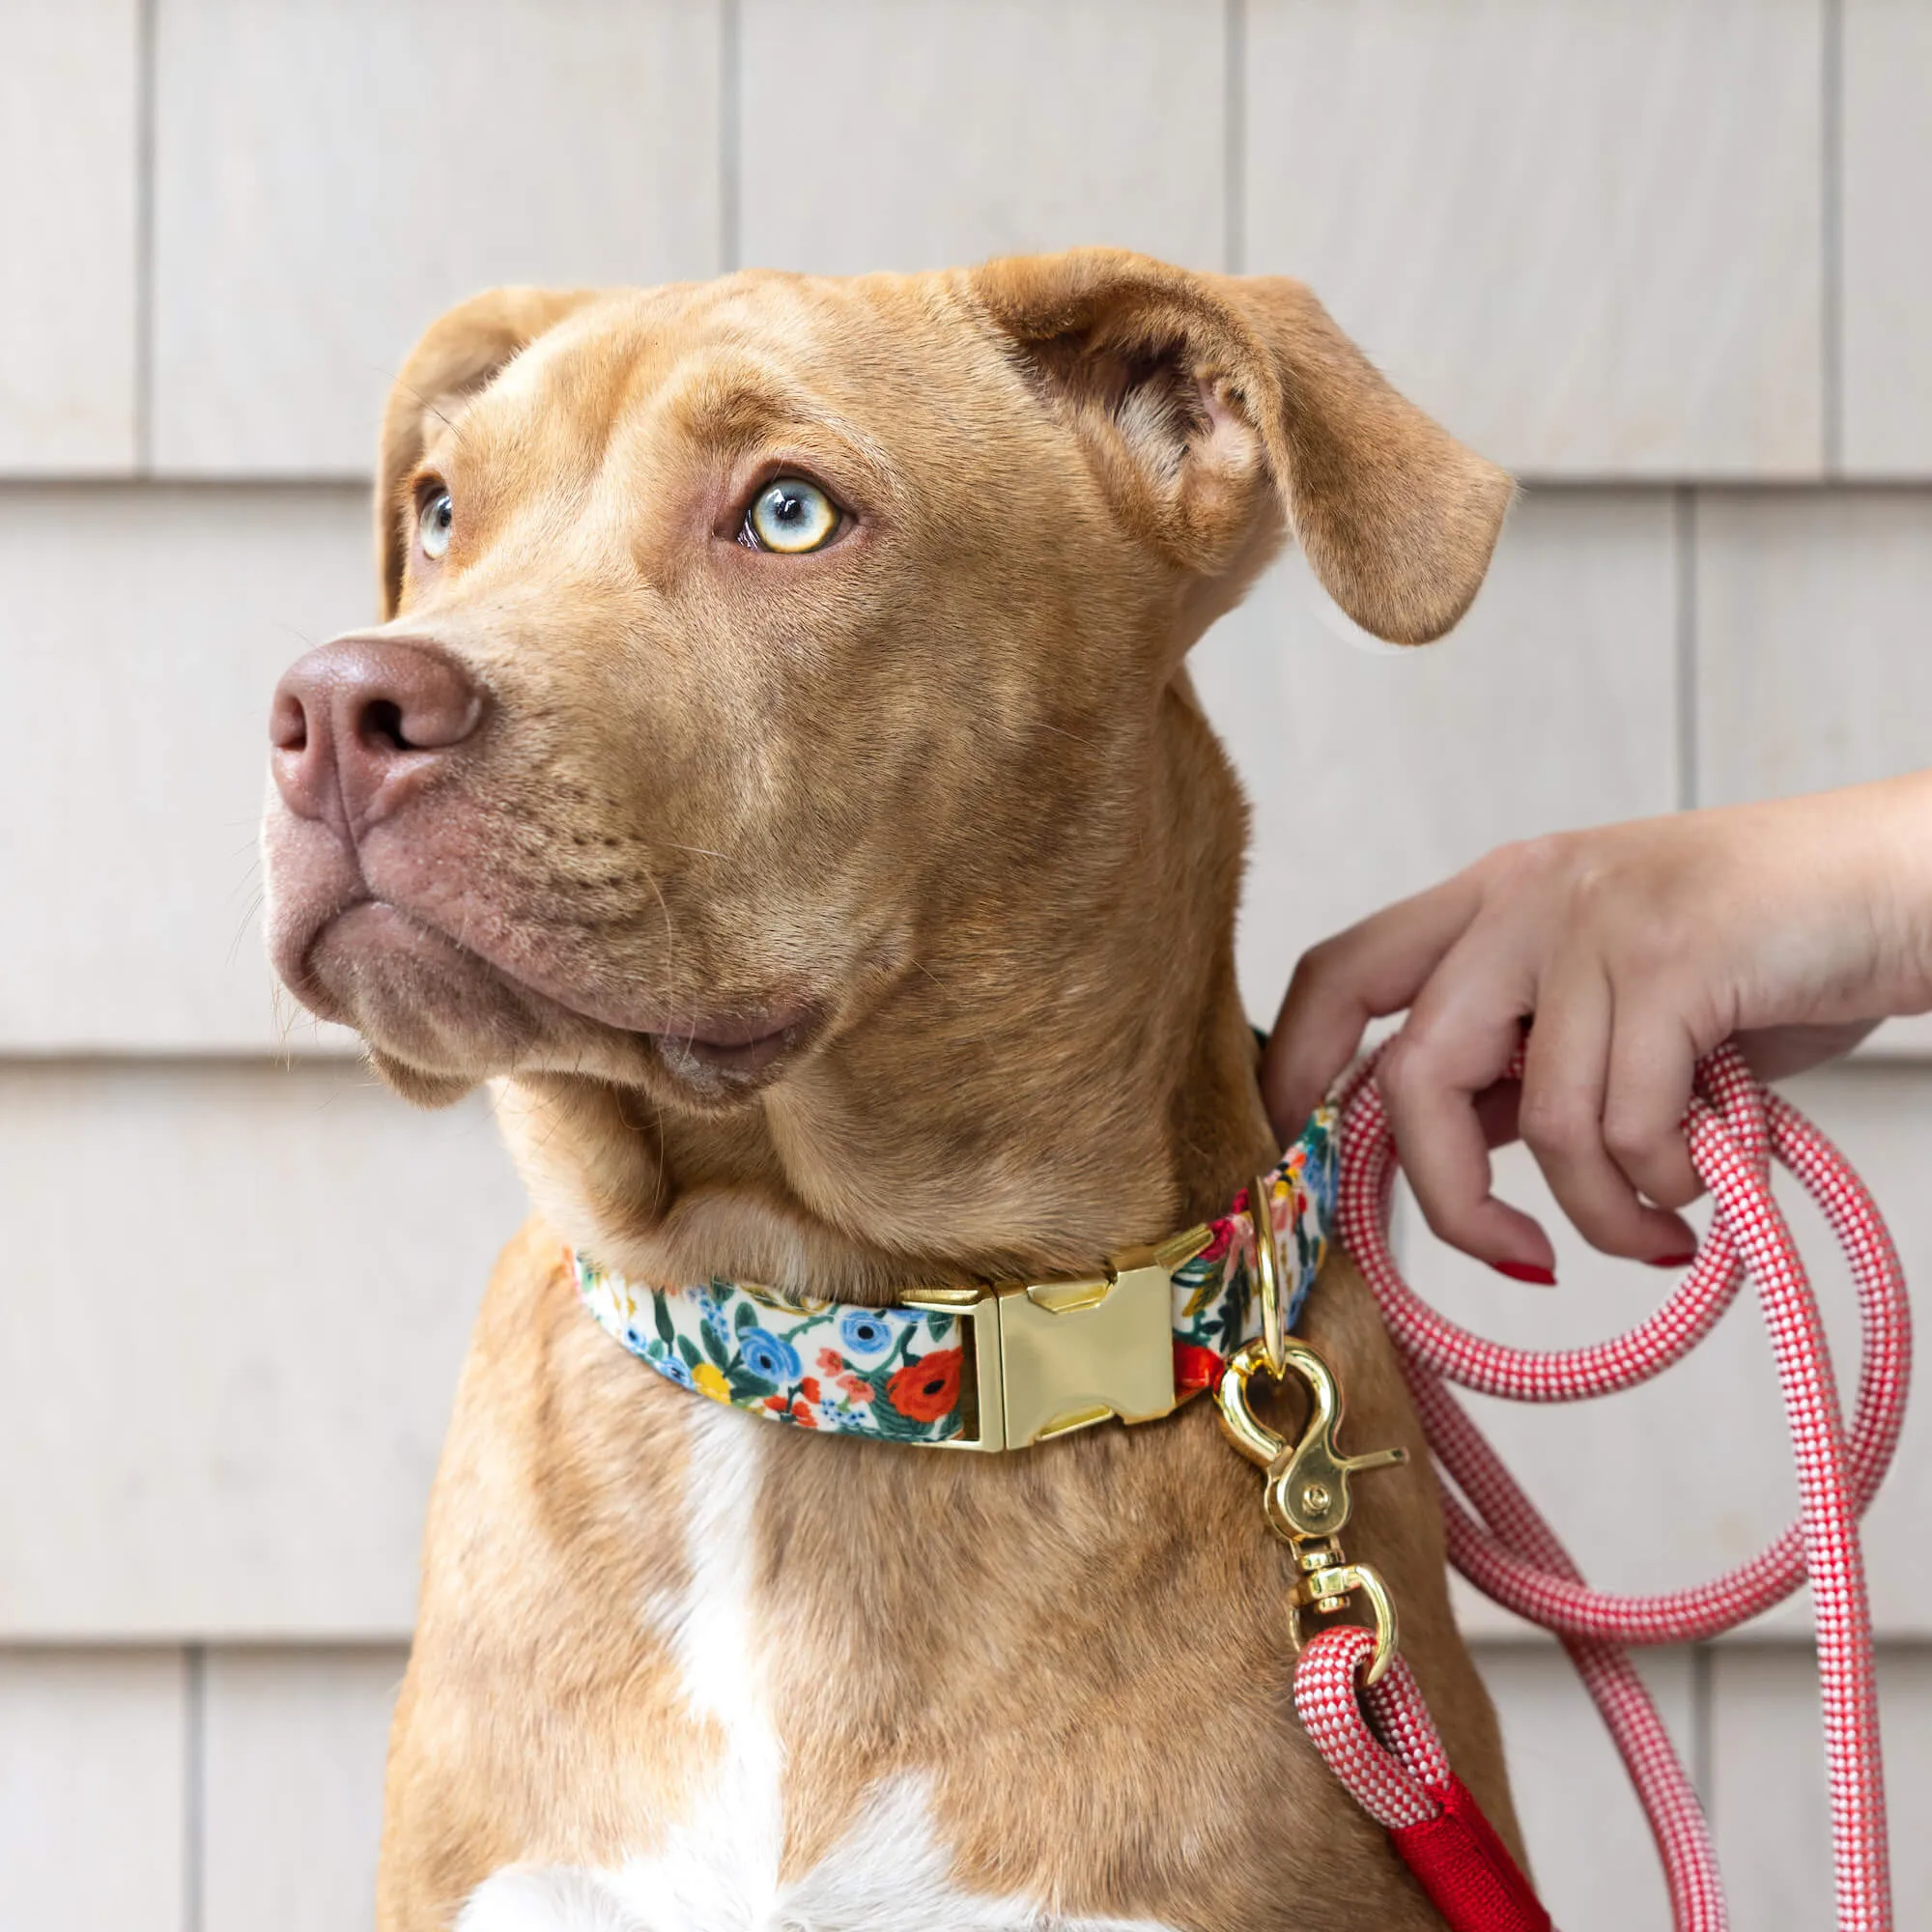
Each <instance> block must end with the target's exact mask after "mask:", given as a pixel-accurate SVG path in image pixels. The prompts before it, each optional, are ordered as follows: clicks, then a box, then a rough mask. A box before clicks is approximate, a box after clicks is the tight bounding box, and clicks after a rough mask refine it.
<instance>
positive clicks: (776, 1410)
mask: <svg viewBox="0 0 1932 1932" xmlns="http://www.w3.org/2000/svg"><path fill="white" fill-rule="evenodd" d="M765 1406H766V1407H767V1408H768V1409H770V1410H771V1412H772V1413H773V1414H774V1415H782V1414H783V1413H784V1412H785V1399H784V1397H783V1396H781V1395H768V1396H767V1397H766V1398H765Z"/></svg>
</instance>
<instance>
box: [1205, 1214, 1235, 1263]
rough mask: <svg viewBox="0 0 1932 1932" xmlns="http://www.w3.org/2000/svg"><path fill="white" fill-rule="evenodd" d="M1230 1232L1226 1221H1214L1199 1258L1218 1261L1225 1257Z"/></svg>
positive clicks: (1206, 1260)
mask: <svg viewBox="0 0 1932 1932" xmlns="http://www.w3.org/2000/svg"><path fill="white" fill-rule="evenodd" d="M1231 1233H1232V1228H1231V1225H1230V1224H1229V1223H1228V1222H1226V1221H1216V1222H1215V1223H1214V1232H1213V1233H1212V1234H1211V1235H1210V1236H1208V1245H1207V1246H1206V1247H1205V1248H1203V1249H1202V1250H1201V1259H1202V1260H1203V1261H1204V1262H1218V1261H1221V1260H1223V1259H1225V1258H1226V1256H1227V1253H1228V1237H1229V1236H1230V1234H1231Z"/></svg>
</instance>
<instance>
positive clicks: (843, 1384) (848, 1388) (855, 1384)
mask: <svg viewBox="0 0 1932 1932" xmlns="http://www.w3.org/2000/svg"><path fill="white" fill-rule="evenodd" d="M838 1386H839V1387H840V1388H841V1389H843V1390H844V1391H845V1393H846V1394H847V1395H848V1396H850V1397H851V1398H852V1400H853V1401H854V1402H870V1401H871V1399H872V1385H871V1383H870V1382H868V1381H867V1380H866V1378H864V1377H863V1376H840V1377H839V1378H838Z"/></svg>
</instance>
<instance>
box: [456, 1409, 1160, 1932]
mask: <svg viewBox="0 0 1932 1932" xmlns="http://www.w3.org/2000/svg"><path fill="white" fill-rule="evenodd" d="M689 1411H690V1416H691V1425H690V1426H691V1430H692V1444H691V1446H692V1457H691V1477H690V1483H689V1489H688V1493H687V1495H686V1498H685V1521H686V1524H687V1532H686V1533H687V1536H688V1538H689V1542H690V1567H691V1587H690V1591H689V1594H688V1595H687V1596H686V1597H685V1598H684V1599H683V1600H682V1601H681V1602H679V1603H676V1604H668V1605H654V1606H652V1607H653V1609H655V1610H656V1612H657V1614H659V1615H661V1616H663V1617H664V1618H665V1620H666V1622H667V1624H668V1627H669V1629H670V1632H671V1634H672V1636H673V1640H674V1642H675V1644H676V1647H677V1653H678V1659H679V1663H680V1665H681V1669H682V1676H683V1685H684V1693H685V1696H686V1698H687V1700H688V1701H689V1703H690V1704H691V1707H692V1709H693V1710H694V1711H695V1712H696V1713H697V1714H698V1715H700V1716H701V1717H704V1718H707V1719H711V1720H712V1721H713V1722H714V1723H716V1724H717V1725H718V1726H719V1728H720V1729H721V1730H722V1731H723V1733H724V1736H725V1757H724V1762H723V1764H722V1765H721V1766H720V1767H719V1769H718V1771H717V1773H716V1774H715V1776H714V1777H713V1779H712V1781H711V1783H710V1785H709V1787H708V1788H707V1789H706V1790H705V1791H703V1792H702V1793H700V1794H699V1796H698V1797H697V1799H696V1803H695V1804H693V1805H692V1807H691V1809H690V1811H689V1812H688V1813H687V1814H686V1816H684V1817H683V1818H682V1819H680V1820H678V1821H677V1822H676V1823H675V1824H673V1825H672V1826H671V1827H670V1829H669V1830H668V1832H666V1833H665V1834H664V1837H663V1841H662V1842H661V1843H660V1844H659V1845H658V1847H657V1848H656V1849H655V1850H654V1851H653V1852H651V1853H650V1854H648V1855H644V1856H639V1857H638V1858H634V1859H630V1860H627V1861H625V1862H624V1863H623V1864H622V1865H617V1866H611V1867H603V1868H590V1867H586V1866H581V1865H548V1866H531V1865H518V1866H509V1867H506V1868H505V1869H503V1870H501V1871H497V1872H494V1873H492V1874H491V1876H490V1877H489V1878H488V1879H486V1880H485V1881H484V1882H483V1884H481V1885H480V1886H478V1887H477V1888H476V1889H475V1891H474V1892H472V1893H471V1894H470V1897H469V1903H468V1904H467V1905H466V1906H465V1907H464V1909H463V1913H462V1916H461V1917H460V1918H458V1920H457V1928H458V1932H903V1928H904V1927H906V1926H908V1925H920V1926H924V1927H928V1928H931V1932H1167V1928H1165V1927H1162V1926H1158V1925H1155V1924H1153V1923H1152V1922H1151V1921H1148V1920H1141V1919H1116V1918H1106V1919H1100V1918H1078V1919H1074V1918H1057V1917H1055V1916H1054V1915H1052V1914H1050V1913H1048V1912H1046V1911H1044V1910H1043V1909H1042V1908H1041V1906H1040V1905H1039V1903H1038V1902H1037V1900H1034V1899H1029V1898H1024V1897H1009V1898H992V1897H987V1896H985V1895H984V1894H981V1893H975V1892H967V1891H963V1890H961V1889H959V1887H958V1886H957V1885H955V1884H954V1882H953V1879H952V1855H951V1853H950V1852H949V1851H948V1850H947V1848H946V1846H945V1844H944V1843H943V1842H942V1840H941V1839H940V1837H939V1835H938V1833H937V1831H936V1830H935V1827H934V1822H933V1817H932V1809H931V1805H930V1803H929V1800H928V1794H927V1790H926V1787H925V1783H924V1781H923V1779H921V1778H917V1777H901V1778H896V1779H894V1780H892V1781H891V1782H889V1783H887V1784H884V1785H881V1786H880V1787H879V1788H878V1789H877V1790H875V1791H874V1792H873V1793H872V1796H871V1798H870V1801H869V1802H868V1804H867V1806H866V1808H865V1810H864V1811H863V1812H862V1813H861V1814H860V1816H859V1818H858V1819H857V1821H856V1822H855V1823H854V1825H853V1826H852V1829H851V1830H850V1831H849V1832H847V1833H846V1834H845V1835H844V1837H843V1838H842V1839H840V1841H839V1842H838V1845H837V1846H835V1847H834V1849H833V1850H832V1851H831V1852H830V1853H829V1854H828V1855H827V1856H826V1858H825V1859H824V1860H823V1861H821V1862H820V1863H819V1864H817V1865H815V1866H813V1867H812V1869H811V1870H810V1871H809V1872H806V1873H804V1874H803V1875H802V1876H800V1877H798V1878H795V1879H793V1880H792V1881H790V1882H789V1883H786V1884H781V1882H780V1878H779V1861H780V1853H781V1847H782V1844H783V1839H784V1817H783V1779H782V1774H783V1769H784V1764H783V1752H782V1749H781V1746H780V1743H779V1737H778V1732H777V1729H776V1728H775V1726H774V1725H773V1723H772V1720H771V1716H770V1713H769V1711H768V1710H767V1708H766V1706H765V1702H764V1699H763V1696H762V1694H761V1687H760V1684H759V1680H758V1673H757V1668H756V1649H755V1646H754V1644H753V1632H752V1628H751V1596H752V1588H751V1586H752V1560H753V1537H752V1535H751V1533H750V1525H751V1520H752V1515H753V1508H754V1506H755V1502H756V1493H757V1482H758V1467H759V1460H760V1455H761V1452H762V1450H763V1447H764V1437H763V1435H762V1429H761V1425H759V1424H757V1423H754V1422H752V1421H750V1420H749V1419H748V1418H747V1417H745V1416H742V1415H735V1414H732V1413H731V1412H729V1411H728V1410H725V1409H723V1408H719V1407H716V1406H713V1405H712V1404H710V1403H708V1402H696V1401H695V1402H693V1403H691V1404H690V1405H689Z"/></svg>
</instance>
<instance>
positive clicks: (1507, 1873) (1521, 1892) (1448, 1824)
mask: <svg viewBox="0 0 1932 1932" xmlns="http://www.w3.org/2000/svg"><path fill="white" fill-rule="evenodd" d="M1432 1790H1434V1792H1435V1796H1436V1797H1437V1798H1439V1799H1440V1800H1441V1801H1442V1813H1441V1816H1439V1817H1436V1818H1431V1819H1428V1820H1427V1821H1425V1822H1424V1823H1423V1824H1420V1825H1405V1826H1403V1827H1402V1828H1401V1829H1400V1830H1399V1831H1394V1832H1391V1833H1389V1841H1390V1842H1391V1843H1392V1844H1393V1845H1394V1846H1395V1848H1396V1850H1397V1851H1399V1852H1400V1853H1401V1854H1402V1858H1403V1862H1404V1863H1405V1864H1406V1865H1407V1867H1408V1868H1409V1870H1410V1871H1412V1872H1413V1873H1414V1874H1415V1878H1416V1883H1417V1884H1418V1885H1420V1886H1421V1887H1422V1889H1423V1890H1424V1891H1426V1892H1427V1893H1428V1894H1429V1901H1430V1903H1431V1904H1432V1905H1434V1906H1435V1909H1436V1911H1437V1912H1439V1913H1441V1915H1442V1917H1443V1918H1445V1919H1447V1920H1448V1922H1449V1924H1450V1927H1451V1928H1452V1932H1553V1928H1552V1927H1551V1925H1550V1922H1549V1915H1548V1913H1547V1912H1546V1911H1544V1909H1543V1907H1542V1906H1541V1905H1540V1904H1538V1902H1537V1897H1536V1894H1535V1892H1533V1891H1531V1890H1530V1889H1529V1881H1528V1880H1527V1879H1526V1878H1524V1877H1523V1875H1522V1870H1521V1867H1520V1866H1519V1865H1518V1863H1517V1861H1515V1860H1514V1859H1513V1858H1511V1857H1510V1855H1509V1847H1508V1846H1507V1845H1505V1844H1504V1843H1503V1841H1502V1840H1501V1839H1500V1838H1499V1837H1497V1836H1496V1833H1495V1827H1494V1826H1493V1825H1492V1824H1491V1823H1490V1821H1489V1820H1488V1819H1487V1818H1485V1817H1484V1816H1483V1808H1482V1806H1481V1805H1480V1804H1477V1803H1476V1801H1475V1800H1474V1799H1473V1798H1472V1797H1470V1795H1469V1787H1468V1786H1467V1785H1466V1784H1464V1783H1463V1780H1462V1779H1461V1778H1460V1777H1457V1776H1455V1775H1454V1774H1453V1773H1452V1774H1451V1776H1450V1778H1449V1782H1448V1783H1447V1784H1445V1785H1441V1786H1434V1787H1432Z"/></svg>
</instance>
